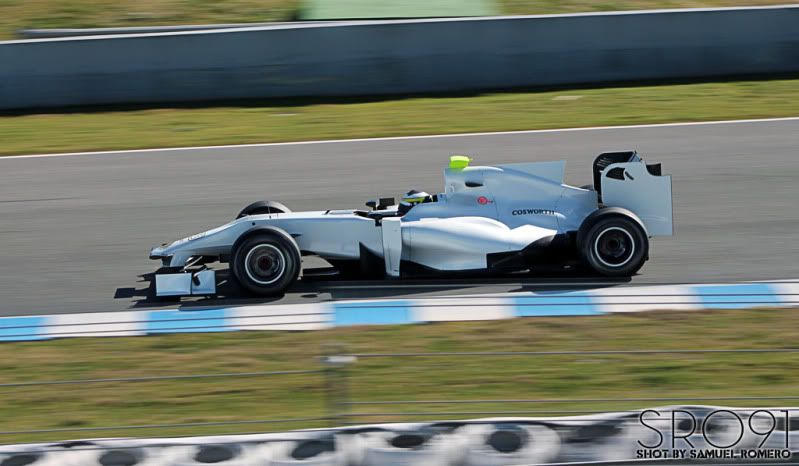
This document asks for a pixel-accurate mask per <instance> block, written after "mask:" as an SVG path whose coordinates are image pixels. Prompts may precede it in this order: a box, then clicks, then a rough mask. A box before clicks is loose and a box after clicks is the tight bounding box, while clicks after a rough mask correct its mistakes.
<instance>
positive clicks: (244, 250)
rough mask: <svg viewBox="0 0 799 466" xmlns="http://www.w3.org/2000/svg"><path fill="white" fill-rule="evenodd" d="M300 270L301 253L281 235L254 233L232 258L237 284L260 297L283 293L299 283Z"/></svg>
mask: <svg viewBox="0 0 799 466" xmlns="http://www.w3.org/2000/svg"><path fill="white" fill-rule="evenodd" d="M300 268H301V259H300V253H299V251H297V248H296V246H295V245H294V244H293V242H292V241H291V240H290V239H289V238H286V237H285V236H283V235H281V234H279V233H270V232H263V233H255V234H252V235H250V236H248V237H246V238H244V240H242V241H241V242H240V243H239V244H237V245H236V248H235V250H234V251H233V253H232V254H231V258H230V270H231V271H232V272H233V276H234V277H235V278H236V281H238V283H239V284H241V286H242V287H244V288H245V289H247V290H248V291H250V292H252V293H254V294H256V295H259V296H275V295H281V294H283V293H284V292H285V291H286V289H287V288H288V287H289V286H291V284H292V283H294V281H295V280H297V277H298V276H299V274H300Z"/></svg>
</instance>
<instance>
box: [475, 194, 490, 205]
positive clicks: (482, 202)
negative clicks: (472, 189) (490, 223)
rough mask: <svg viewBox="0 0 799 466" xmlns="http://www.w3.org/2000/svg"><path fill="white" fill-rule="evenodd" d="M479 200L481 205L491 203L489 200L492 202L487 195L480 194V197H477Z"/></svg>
mask: <svg viewBox="0 0 799 466" xmlns="http://www.w3.org/2000/svg"><path fill="white" fill-rule="evenodd" d="M477 202H478V203H479V204H480V205H486V204H488V203H489V202H491V201H490V200H489V199H488V198H487V197H485V196H480V197H478V198H477Z"/></svg>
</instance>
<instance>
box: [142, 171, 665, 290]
mask: <svg viewBox="0 0 799 466" xmlns="http://www.w3.org/2000/svg"><path fill="white" fill-rule="evenodd" d="M564 166H565V162H544V163H522V164H511V165H500V166H496V167H486V166H475V167H466V168H462V169H451V168H447V169H446V170H445V172H444V191H443V193H441V194H438V195H437V196H436V197H435V201H434V202H428V203H422V204H418V205H415V206H414V207H413V208H412V209H411V210H410V211H409V212H407V213H406V214H405V215H404V216H398V215H397V214H396V206H393V207H391V208H388V209H386V210H384V211H375V212H365V211H357V210H339V211H315V212H297V213H280V214H265V215H251V216H247V217H243V218H240V219H237V220H234V221H232V222H230V223H227V224H225V225H223V226H220V227H218V228H215V229H213V230H209V231H207V232H205V233H200V234H198V235H194V236H191V237H189V238H185V239H182V240H178V241H175V242H173V243H171V244H168V245H164V246H161V247H157V248H154V249H153V250H152V252H151V257H153V258H161V259H162V260H163V261H164V265H167V266H170V267H178V268H179V267H183V266H184V265H186V263H187V261H188V260H189V259H190V258H192V257H198V256H217V257H225V256H226V255H229V254H230V251H231V248H232V246H233V245H234V243H235V242H236V240H237V239H238V238H239V237H240V236H241V235H244V234H245V233H247V232H248V231H250V230H251V229H253V228H259V227H273V228H279V229H281V230H283V231H285V232H286V233H288V234H289V235H291V237H292V238H294V241H295V242H296V244H297V246H298V248H299V249H300V250H301V251H302V252H303V253H310V254H315V255H318V256H320V257H322V258H324V259H329V260H358V259H359V258H360V255H361V251H362V248H365V249H367V250H368V251H369V252H371V253H372V254H373V255H374V256H376V257H380V258H383V260H384V263H385V273H386V275H387V276H393V277H396V276H399V275H400V273H401V268H402V263H403V262H404V261H410V262H413V263H415V264H418V265H420V266H423V267H428V268H430V269H434V270H439V271H463V270H479V269H485V268H486V267H487V266H488V264H487V255H488V254H494V253H507V252H513V251H520V250H522V249H524V248H525V247H527V246H528V245H531V243H534V242H536V241H538V240H541V239H543V238H547V237H552V236H554V235H558V234H565V233H569V232H575V231H577V230H578V229H579V228H580V225H581V223H582V222H583V220H584V219H585V218H586V217H587V216H588V215H590V214H591V213H592V212H594V211H596V210H597V208H598V207H599V204H598V199H597V192H596V191H594V190H592V189H583V188H577V187H574V186H569V185H567V184H565V183H564V182H563V172H564ZM617 166H619V167H621V168H623V169H624V170H625V173H628V174H629V177H627V175H625V179H623V180H617V179H610V178H607V177H606V176H605V175H606V174H607V173H608V172H609V170H610V169H611V168H615V167H617ZM602 175H603V176H602V178H601V183H602V186H601V188H602V195H603V203H604V205H607V206H618V207H624V208H626V209H629V210H630V211H632V212H634V213H635V214H637V215H638V216H639V217H640V219H641V220H642V222H643V224H644V225H645V228H646V230H647V233H648V235H649V236H652V235H670V234H672V218H671V178H670V177H667V176H653V175H650V174H649V173H648V172H647V166H646V165H645V164H644V163H643V161H640V159H638V161H635V162H630V163H619V164H613V165H611V166H609V167H608V168H607V169H605V170H604V171H603V173H602ZM375 214H380V215H377V217H383V218H376V216H375Z"/></svg>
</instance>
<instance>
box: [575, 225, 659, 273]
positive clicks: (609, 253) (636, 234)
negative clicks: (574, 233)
mask: <svg viewBox="0 0 799 466" xmlns="http://www.w3.org/2000/svg"><path fill="white" fill-rule="evenodd" d="M580 247H581V251H580V253H581V254H582V257H583V260H584V261H585V262H586V263H587V264H588V265H589V266H590V267H591V268H592V269H593V270H594V271H596V272H598V273H600V274H602V275H605V276H609V277H627V276H631V275H634V274H635V273H636V272H638V270H639V269H640V268H641V267H642V266H643V265H644V262H646V260H647V258H648V256H649V239H648V238H647V236H646V232H645V231H644V229H643V228H641V226H640V225H639V224H638V223H637V222H636V221H634V220H633V219H630V218H626V217H624V216H620V215H612V216H607V217H604V218H600V219H598V220H597V221H596V222H595V223H593V224H592V225H590V226H589V227H588V229H587V230H586V231H585V234H584V235H583V237H582V241H581V245H580Z"/></svg>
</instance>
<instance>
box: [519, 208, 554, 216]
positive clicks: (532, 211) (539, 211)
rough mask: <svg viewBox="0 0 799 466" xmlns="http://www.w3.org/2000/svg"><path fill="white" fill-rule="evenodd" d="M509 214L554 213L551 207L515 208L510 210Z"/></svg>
mask: <svg viewBox="0 0 799 466" xmlns="http://www.w3.org/2000/svg"><path fill="white" fill-rule="evenodd" d="M511 215H555V211H554V210H551V209H516V210H513V211H511Z"/></svg>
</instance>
